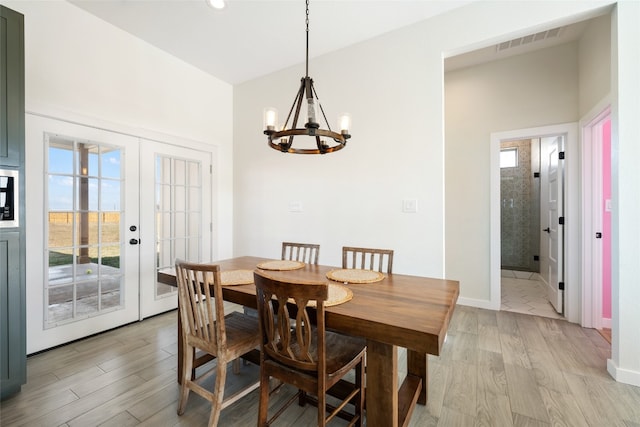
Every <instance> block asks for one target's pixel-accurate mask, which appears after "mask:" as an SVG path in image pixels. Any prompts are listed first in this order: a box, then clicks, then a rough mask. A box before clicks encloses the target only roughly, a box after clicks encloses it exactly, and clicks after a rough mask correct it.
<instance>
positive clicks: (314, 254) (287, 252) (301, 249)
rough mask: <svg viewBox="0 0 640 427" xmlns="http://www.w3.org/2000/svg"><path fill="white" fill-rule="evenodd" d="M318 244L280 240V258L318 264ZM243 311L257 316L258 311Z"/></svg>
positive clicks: (250, 309)
mask: <svg viewBox="0 0 640 427" xmlns="http://www.w3.org/2000/svg"><path fill="white" fill-rule="evenodd" d="M319 254H320V245H316V244H313V243H292V242H282V257H281V259H282V260H290V261H302V262H305V263H307V264H315V265H318V257H319ZM244 313H245V314H248V315H250V316H255V317H258V312H257V311H256V310H255V309H253V308H250V307H244Z"/></svg>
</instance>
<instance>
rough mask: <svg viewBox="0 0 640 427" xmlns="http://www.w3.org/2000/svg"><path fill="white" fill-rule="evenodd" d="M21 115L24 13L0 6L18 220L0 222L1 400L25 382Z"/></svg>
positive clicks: (0, 112) (4, 106) (4, 111)
mask: <svg viewBox="0 0 640 427" xmlns="http://www.w3.org/2000/svg"><path fill="white" fill-rule="evenodd" d="M24 114H25V113H24V17H23V16H22V15H21V14H19V13H17V12H14V11H12V10H11V9H8V8H6V7H4V6H0V170H4V171H10V172H11V173H14V174H15V173H17V179H18V186H17V187H18V191H19V194H18V201H19V204H18V205H17V206H18V214H17V216H18V225H17V226H16V225H14V224H13V223H12V224H11V226H8V223H4V224H2V222H1V221H0V398H2V399H4V398H6V397H8V396H11V395H12V394H15V393H17V392H19V391H20V388H21V387H22V384H24V383H25V382H26V360H27V359H26V358H27V356H26V318H25V312H26V302H25V235H26V233H25V215H24V211H25V209H24V200H25V197H24V193H25V189H24V188H25V186H24V164H25V158H24V153H25V150H24V147H25V141H24V121H25V116H24ZM5 194H6V193H5Z"/></svg>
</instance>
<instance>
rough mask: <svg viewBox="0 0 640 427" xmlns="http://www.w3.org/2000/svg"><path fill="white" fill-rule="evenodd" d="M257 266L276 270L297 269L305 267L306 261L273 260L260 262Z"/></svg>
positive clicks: (262, 268)
mask: <svg viewBox="0 0 640 427" xmlns="http://www.w3.org/2000/svg"><path fill="white" fill-rule="evenodd" d="M257 267H258V268H259V269H261V270H274V271H284V270H297V269H299V268H303V267H304V262H300V261H289V260H273V261H265V262H261V263H260V264H258V265H257Z"/></svg>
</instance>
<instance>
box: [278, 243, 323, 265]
mask: <svg viewBox="0 0 640 427" xmlns="http://www.w3.org/2000/svg"><path fill="white" fill-rule="evenodd" d="M319 254H320V245H316V244H310V243H292V242H282V259H288V260H292V261H302V262H306V263H307V264H316V265H317V264H318V256H319Z"/></svg>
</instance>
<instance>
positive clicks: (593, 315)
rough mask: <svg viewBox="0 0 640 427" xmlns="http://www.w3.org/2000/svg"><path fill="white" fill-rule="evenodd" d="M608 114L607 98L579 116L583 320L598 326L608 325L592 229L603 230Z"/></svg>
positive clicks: (598, 242)
mask: <svg viewBox="0 0 640 427" xmlns="http://www.w3.org/2000/svg"><path fill="white" fill-rule="evenodd" d="M608 117H611V104H610V102H609V100H608V98H607V99H605V100H603V101H601V102H600V103H598V105H597V106H596V107H595V108H594V109H593V110H592V111H591V112H590V113H589V114H587V115H586V116H585V117H584V118H583V119H582V120H580V129H581V137H582V138H581V139H582V144H581V148H582V175H581V181H582V217H583V227H582V235H583V236H584V239H583V242H582V253H581V256H582V265H583V271H582V286H581V289H582V320H581V324H582V326H584V327H587V328H597V329H601V328H603V327H607V326H608V327H610V326H611V325H605V324H603V320H602V240H601V239H595V233H596V232H601V231H602V210H601V206H600V201H601V200H602V185H601V184H602V158H601V156H600V153H601V152H602V125H603V122H604V120H605V119H606V118H608Z"/></svg>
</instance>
